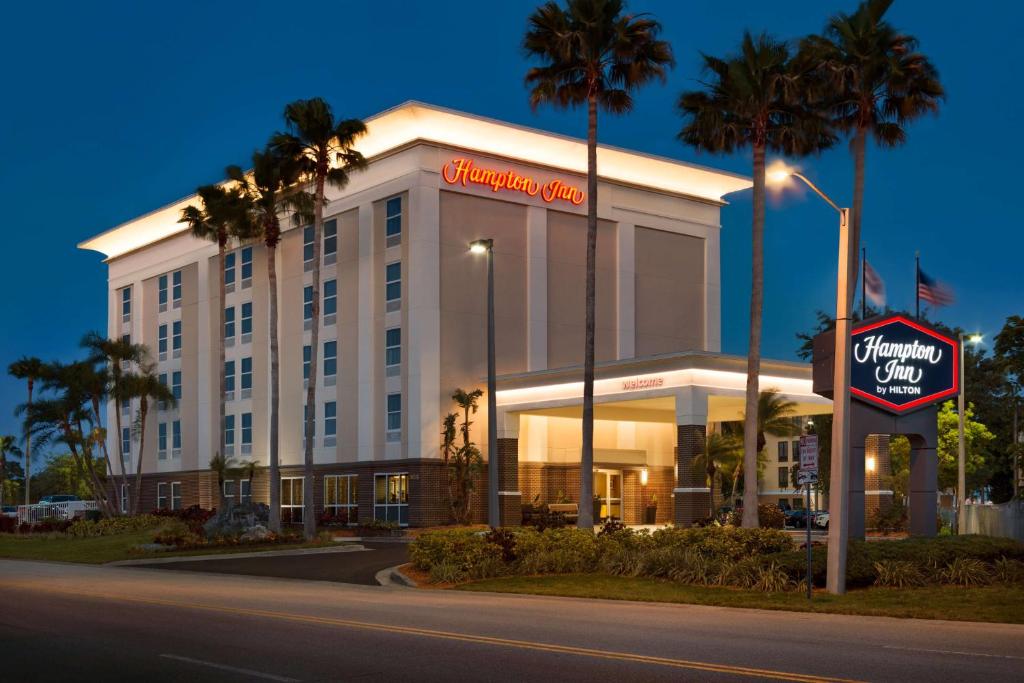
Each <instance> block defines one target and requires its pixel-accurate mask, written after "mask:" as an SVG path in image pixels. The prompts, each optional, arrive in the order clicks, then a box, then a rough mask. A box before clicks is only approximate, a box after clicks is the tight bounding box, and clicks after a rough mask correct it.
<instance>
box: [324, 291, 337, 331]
mask: <svg viewBox="0 0 1024 683" xmlns="http://www.w3.org/2000/svg"><path fill="white" fill-rule="evenodd" d="M337 314H338V281H337V280H327V281H326V282H324V325H333V324H334V322H335V320H336V319H337Z"/></svg>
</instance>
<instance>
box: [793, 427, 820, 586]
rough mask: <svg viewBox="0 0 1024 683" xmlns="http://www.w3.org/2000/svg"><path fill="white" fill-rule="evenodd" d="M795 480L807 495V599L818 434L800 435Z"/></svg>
mask: <svg viewBox="0 0 1024 683" xmlns="http://www.w3.org/2000/svg"><path fill="white" fill-rule="evenodd" d="M796 481H797V483H798V484H803V485H804V489H805V493H806V496H807V502H806V503H805V507H804V509H805V510H806V511H807V514H806V516H805V518H804V526H805V527H806V528H807V599H808V600H810V599H811V587H812V584H813V582H814V573H813V568H812V566H811V565H812V557H811V520H812V516H811V512H812V510H811V484H816V483H817V482H818V435H817V434H804V435H803V436H801V437H800V470H799V471H798V472H797V477H796Z"/></svg>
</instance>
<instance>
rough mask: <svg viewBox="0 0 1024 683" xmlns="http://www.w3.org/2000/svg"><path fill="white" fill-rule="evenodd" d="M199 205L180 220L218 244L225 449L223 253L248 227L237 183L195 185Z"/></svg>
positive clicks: (220, 395) (220, 445)
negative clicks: (235, 184)
mask: <svg viewBox="0 0 1024 683" xmlns="http://www.w3.org/2000/svg"><path fill="white" fill-rule="evenodd" d="M196 194H197V195H198V196H199V199H200V202H201V204H202V205H201V206H195V205H193V204H190V205H189V206H186V207H185V208H184V209H182V210H181V218H179V219H178V222H179V223H186V224H187V225H188V227H189V229H190V230H191V232H192V236H193V237H195V238H197V239H201V240H207V241H209V242H214V243H215V244H216V245H217V265H218V268H219V269H220V277H219V285H218V286H219V296H220V302H219V305H218V308H219V309H220V310H219V311H218V312H217V320H218V325H219V327H218V328H217V330H218V332H217V359H218V361H219V365H218V366H217V405H218V414H219V419H220V428H219V431H218V440H217V444H218V445H217V452H218V453H223V452H224V429H225V425H224V422H225V420H224V416H225V413H226V412H227V411H226V406H225V401H224V356H225V352H224V306H225V301H226V297H227V288H226V285H225V282H224V270H225V267H224V256H225V254H226V253H227V247H228V243H229V242H230V241H231V240H232V239H234V238H236V237H244V236H245V232H246V229H247V227H248V214H247V213H246V204H245V202H244V201H243V197H242V193H241V191H240V190H239V189H238V188H237V187H228V186H223V185H203V186H202V187H199V188H198V189H196Z"/></svg>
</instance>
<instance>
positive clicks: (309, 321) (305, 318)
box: [302, 285, 313, 330]
mask: <svg viewBox="0 0 1024 683" xmlns="http://www.w3.org/2000/svg"><path fill="white" fill-rule="evenodd" d="M302 325H303V329H306V330H308V329H311V328H312V327H313V285H307V286H306V287H305V288H303V290H302Z"/></svg>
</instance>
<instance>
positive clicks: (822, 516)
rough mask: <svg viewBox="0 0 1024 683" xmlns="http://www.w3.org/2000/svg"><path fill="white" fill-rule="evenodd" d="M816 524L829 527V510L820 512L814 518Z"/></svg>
mask: <svg viewBox="0 0 1024 683" xmlns="http://www.w3.org/2000/svg"><path fill="white" fill-rule="evenodd" d="M814 525H815V526H817V527H818V528H819V529H828V512H819V513H818V515H817V516H816V517H815V518H814Z"/></svg>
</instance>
